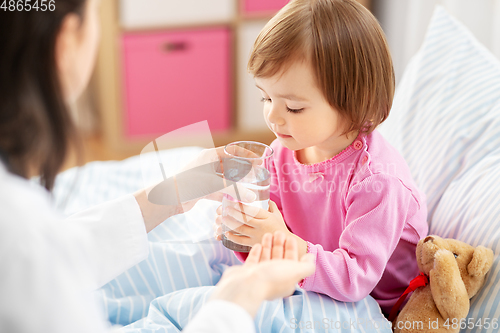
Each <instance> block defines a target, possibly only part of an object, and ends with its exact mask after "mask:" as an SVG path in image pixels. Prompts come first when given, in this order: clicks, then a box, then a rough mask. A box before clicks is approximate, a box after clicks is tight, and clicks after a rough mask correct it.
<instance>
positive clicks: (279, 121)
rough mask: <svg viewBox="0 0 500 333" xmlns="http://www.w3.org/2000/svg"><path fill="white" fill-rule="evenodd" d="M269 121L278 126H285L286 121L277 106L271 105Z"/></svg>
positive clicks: (268, 115)
mask: <svg viewBox="0 0 500 333" xmlns="http://www.w3.org/2000/svg"><path fill="white" fill-rule="evenodd" d="M267 120H268V121H269V122H270V123H271V124H273V125H276V126H282V125H284V124H285V119H284V118H283V117H282V116H281V115H280V112H279V110H278V108H277V106H276V105H271V106H270V107H269V112H268V114H267Z"/></svg>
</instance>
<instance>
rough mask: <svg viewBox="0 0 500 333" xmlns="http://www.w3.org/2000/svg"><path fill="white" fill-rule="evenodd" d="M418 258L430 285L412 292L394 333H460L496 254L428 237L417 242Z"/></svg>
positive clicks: (455, 241)
mask: <svg viewBox="0 0 500 333" xmlns="http://www.w3.org/2000/svg"><path fill="white" fill-rule="evenodd" d="M416 254H417V262H418V268H419V269H420V271H421V272H422V273H424V274H425V275H427V276H428V277H429V284H428V285H426V286H425V287H419V288H417V289H416V290H415V291H414V292H413V294H412V295H411V297H410V300H409V301H408V303H406V305H405V306H404V307H403V309H402V311H401V312H400V313H399V315H398V317H397V318H396V320H395V321H394V322H393V328H394V332H408V333H410V332H447V333H449V332H459V331H460V320H461V319H462V318H465V317H467V314H468V313H469V306H470V303H469V299H470V298H472V297H473V296H474V295H476V293H477V292H478V291H479V288H481V286H482V285H483V283H484V279H485V275H486V273H488V271H489V270H490V268H491V265H492V264H493V251H491V250H490V249H487V248H485V247H483V246H478V247H476V248H474V247H472V246H470V245H468V244H465V243H463V242H460V241H458V240H455V239H443V238H441V237H438V236H427V237H426V238H424V239H422V240H420V242H418V245H417V251H416ZM454 318H456V319H454ZM447 320H448V321H447ZM454 322H455V323H457V324H456V325H453V323H454ZM447 323H448V324H449V325H446V324H447Z"/></svg>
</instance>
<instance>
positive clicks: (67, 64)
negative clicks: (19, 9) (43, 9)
mask: <svg viewBox="0 0 500 333" xmlns="http://www.w3.org/2000/svg"><path fill="white" fill-rule="evenodd" d="M100 1H101V0H87V2H86V4H85V8H84V14H83V21H82V19H81V18H80V17H79V16H78V15H77V14H69V15H67V16H66V17H65V18H64V20H63V23H62V25H61V29H60V32H59V34H58V37H57V41H56V62H57V67H58V70H59V78H60V81H61V85H62V89H63V94H64V97H65V98H66V100H67V101H68V102H69V103H72V102H74V101H76V99H77V98H78V97H79V96H80V95H81V93H82V92H83V90H84V89H85V87H86V86H87V84H88V82H89V79H90V76H91V73H92V69H93V68H94V63H95V58H96V54H97V48H98V44H99V34H100V26H99V14H98V12H99V5H100Z"/></svg>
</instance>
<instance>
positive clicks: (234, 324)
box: [0, 163, 255, 333]
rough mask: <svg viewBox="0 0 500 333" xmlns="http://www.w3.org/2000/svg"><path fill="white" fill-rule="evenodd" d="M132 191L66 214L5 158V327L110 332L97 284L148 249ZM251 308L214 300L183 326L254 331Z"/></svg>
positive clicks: (0, 291)
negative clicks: (97, 298)
mask: <svg viewBox="0 0 500 333" xmlns="http://www.w3.org/2000/svg"><path fill="white" fill-rule="evenodd" d="M148 251H149V249H148V241H147V236H146V229H145V226H144V220H143V218H142V214H141V211H140V208H139V205H138V204H137V201H136V200H135V198H134V197H133V196H132V195H129V196H126V197H123V198H121V199H118V200H115V201H112V202H109V203H106V204H103V205H100V206H97V207H95V208H91V209H89V210H87V211H84V212H81V213H78V214H76V215H73V216H71V217H69V218H67V219H64V218H63V217H62V216H61V215H60V214H59V213H57V212H56V211H55V209H54V208H53V204H52V201H51V198H50V194H49V193H48V192H47V191H46V190H45V189H43V188H42V187H40V186H38V185H36V184H33V183H32V182H30V181H28V180H26V179H23V178H21V177H18V176H15V175H12V174H11V173H8V172H7V170H6V168H5V167H4V165H3V164H1V163H0V267H1V268H0V332H9V333H37V332H47V333H48V332H50V333H62V332H64V333H67V332H74V333H79V332H86V333H87V332H93V333H99V332H106V331H107V330H109V327H108V326H109V325H107V324H106V321H105V320H104V318H103V315H102V313H101V312H100V311H99V310H98V307H97V306H96V304H95V303H94V302H93V300H92V297H91V292H92V291H93V290H95V289H96V288H99V287H101V286H102V285H104V284H105V283H107V282H109V281H110V280H111V279H113V278H115V277H116V276H117V275H119V274H120V273H122V272H124V271H125V270H126V269H128V268H130V267H132V266H133V265H135V264H137V263H139V262H140V261H142V260H144V259H145V258H146V257H147V256H148ZM254 331H255V330H254V324H253V320H252V318H251V317H250V315H249V314H248V313H247V312H246V311H245V310H243V308H241V307H239V306H237V305H235V304H233V303H229V302H225V301H212V302H211V303H210V306H205V307H204V308H203V309H202V310H201V311H200V312H199V313H198V315H197V316H196V317H195V318H194V319H193V321H192V322H191V323H190V325H189V326H188V327H187V328H186V329H185V330H184V332H191V333H195V332H207V333H209V332H218V333H225V332H227V333H229V332H242V333H243V332H254Z"/></svg>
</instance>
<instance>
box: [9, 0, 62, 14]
mask: <svg viewBox="0 0 500 333" xmlns="http://www.w3.org/2000/svg"><path fill="white" fill-rule="evenodd" d="M0 1H1V0H0ZM0 9H2V10H3V11H10V12H14V11H18V12H20V11H26V12H29V11H31V10H36V11H39V10H40V11H42V12H45V11H47V10H50V11H51V12H53V11H54V10H56V1H55V0H3V2H2V5H1V6H0Z"/></svg>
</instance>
